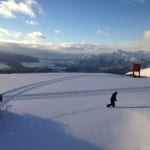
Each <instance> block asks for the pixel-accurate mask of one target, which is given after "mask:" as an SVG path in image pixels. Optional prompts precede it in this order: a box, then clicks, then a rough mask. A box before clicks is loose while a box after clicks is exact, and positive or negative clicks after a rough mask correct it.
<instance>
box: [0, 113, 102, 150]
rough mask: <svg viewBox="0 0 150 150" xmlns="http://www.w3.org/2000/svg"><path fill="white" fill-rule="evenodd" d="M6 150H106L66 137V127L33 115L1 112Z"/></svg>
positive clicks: (0, 134)
mask: <svg viewBox="0 0 150 150" xmlns="http://www.w3.org/2000/svg"><path fill="white" fill-rule="evenodd" d="M0 147H1V148H2V149H3V150H10V149H12V150H19V149H20V150H50V149H51V150H62V149H64V150H104V149H103V148H101V147H97V146H96V145H93V144H91V143H88V142H86V141H83V140H81V139H78V138H76V137H73V136H72V135H69V134H67V133H66V130H65V127H64V125H63V124H61V123H58V122H55V121H53V120H50V119H44V118H40V117H37V116H33V115H30V114H24V115H19V114H15V113H12V112H7V111H3V112H1V118H0Z"/></svg>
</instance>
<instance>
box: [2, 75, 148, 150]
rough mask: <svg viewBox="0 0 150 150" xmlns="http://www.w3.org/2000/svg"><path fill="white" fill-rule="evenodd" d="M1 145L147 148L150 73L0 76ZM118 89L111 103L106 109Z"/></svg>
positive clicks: (32, 149) (9, 148)
mask: <svg viewBox="0 0 150 150" xmlns="http://www.w3.org/2000/svg"><path fill="white" fill-rule="evenodd" d="M0 83H1V84H0V85H1V86H0V90H1V93H3V95H4V98H3V102H2V104H1V111H0V149H1V150H62V149H64V150H149V149H150V92H149V91H150V78H132V77H129V76H123V75H114V74H102V73H101V74H84V73H60V74H59V73H45V74H8V75H6V74H5V75H4V74H1V75H0ZM114 91H118V96H117V98H118V101H117V103H116V105H117V106H116V108H106V107H105V106H106V104H107V103H109V99H110V96H111V94H112V93H113V92H114Z"/></svg>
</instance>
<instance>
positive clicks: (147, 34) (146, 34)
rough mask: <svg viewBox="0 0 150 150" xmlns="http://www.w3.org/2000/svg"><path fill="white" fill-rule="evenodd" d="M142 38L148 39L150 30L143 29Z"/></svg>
mask: <svg viewBox="0 0 150 150" xmlns="http://www.w3.org/2000/svg"><path fill="white" fill-rule="evenodd" d="M144 39H150V30H146V31H144Z"/></svg>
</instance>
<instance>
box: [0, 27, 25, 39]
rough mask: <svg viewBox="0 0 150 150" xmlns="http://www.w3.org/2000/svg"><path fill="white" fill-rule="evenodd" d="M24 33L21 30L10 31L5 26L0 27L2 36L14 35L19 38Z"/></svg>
mask: <svg viewBox="0 0 150 150" xmlns="http://www.w3.org/2000/svg"><path fill="white" fill-rule="evenodd" d="M21 35H22V33H21V32H15V31H8V30H6V29H4V28H0V37H14V38H19V37H20V36H21Z"/></svg>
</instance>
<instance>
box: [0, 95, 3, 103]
mask: <svg viewBox="0 0 150 150" xmlns="http://www.w3.org/2000/svg"><path fill="white" fill-rule="evenodd" d="M2 100H3V95H2V94H0V102H2Z"/></svg>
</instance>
